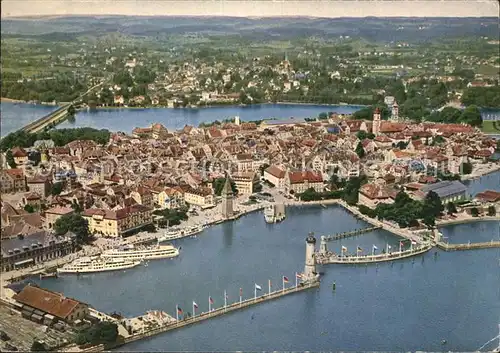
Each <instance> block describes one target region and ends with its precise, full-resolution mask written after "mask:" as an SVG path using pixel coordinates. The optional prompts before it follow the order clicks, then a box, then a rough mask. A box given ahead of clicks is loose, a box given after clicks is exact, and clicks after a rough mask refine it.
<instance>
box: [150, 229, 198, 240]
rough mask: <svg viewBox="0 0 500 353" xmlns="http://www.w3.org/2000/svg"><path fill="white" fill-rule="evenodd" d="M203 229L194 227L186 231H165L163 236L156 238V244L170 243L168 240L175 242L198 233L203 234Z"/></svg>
mask: <svg viewBox="0 0 500 353" xmlns="http://www.w3.org/2000/svg"><path fill="white" fill-rule="evenodd" d="M203 230H204V227H203V226H195V227H191V228H188V229H186V230H184V229H172V230H169V231H166V232H165V233H164V235H163V236H161V237H158V238H157V239H158V242H159V243H163V242H165V241H170V240H175V239H181V238H185V237H189V236H192V235H196V234H198V233H201V232H203Z"/></svg>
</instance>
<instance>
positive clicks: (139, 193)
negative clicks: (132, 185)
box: [130, 186, 153, 208]
mask: <svg viewBox="0 0 500 353" xmlns="http://www.w3.org/2000/svg"><path fill="white" fill-rule="evenodd" d="M130 197H131V198H133V199H134V200H135V202H137V203H138V204H140V205H143V206H146V207H149V208H152V207H153V194H152V193H151V191H149V190H148V189H146V188H145V187H142V186H139V187H137V188H136V189H135V190H134V191H132V192H131V193H130Z"/></svg>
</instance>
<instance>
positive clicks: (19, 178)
mask: <svg viewBox="0 0 500 353" xmlns="http://www.w3.org/2000/svg"><path fill="white" fill-rule="evenodd" d="M0 190H1V192H2V193H13V192H23V191H26V177H25V175H24V171H23V170H22V169H19V168H15V169H1V170H0Z"/></svg>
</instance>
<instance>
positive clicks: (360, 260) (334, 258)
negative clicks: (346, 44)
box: [316, 244, 432, 265]
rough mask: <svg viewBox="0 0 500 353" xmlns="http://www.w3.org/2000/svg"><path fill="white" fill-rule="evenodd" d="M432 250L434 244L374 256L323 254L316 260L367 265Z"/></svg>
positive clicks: (328, 262) (320, 262)
mask: <svg viewBox="0 0 500 353" xmlns="http://www.w3.org/2000/svg"><path fill="white" fill-rule="evenodd" d="M430 249H432V244H424V245H418V246H415V247H413V248H412V249H408V250H403V251H395V252H392V253H385V254H376V255H375V254H373V255H358V256H341V255H336V254H332V253H327V254H326V255H325V254H322V253H318V252H317V253H316V260H317V262H318V264H322V265H327V264H365V263H375V262H385V261H394V260H399V259H405V258H408V257H411V256H417V255H420V254H423V253H425V252H427V251H429V250H430Z"/></svg>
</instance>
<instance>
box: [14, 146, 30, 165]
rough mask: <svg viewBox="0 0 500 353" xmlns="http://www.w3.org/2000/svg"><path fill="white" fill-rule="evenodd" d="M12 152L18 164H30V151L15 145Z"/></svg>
mask: <svg viewBox="0 0 500 353" xmlns="http://www.w3.org/2000/svg"><path fill="white" fill-rule="evenodd" d="M11 152H12V157H14V162H15V163H16V165H17V166H23V165H26V164H28V153H27V152H26V151H25V150H24V148H21V147H14V148H13V149H12V150H11Z"/></svg>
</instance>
